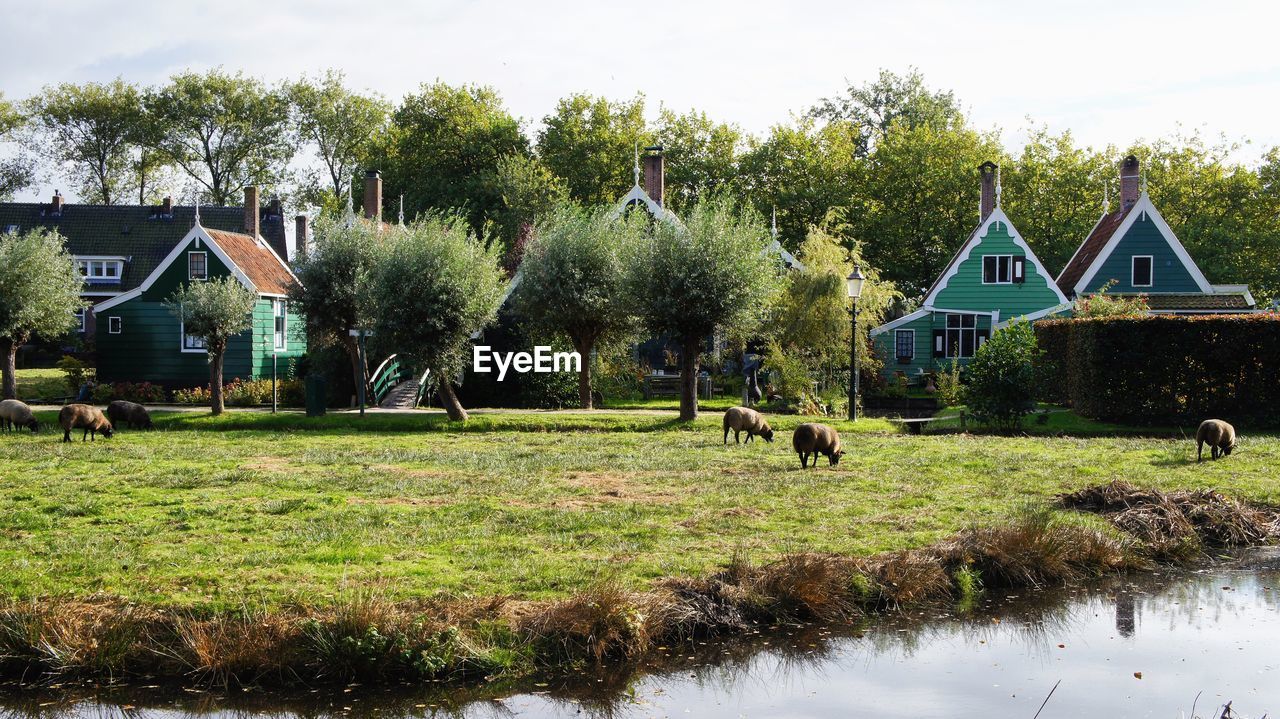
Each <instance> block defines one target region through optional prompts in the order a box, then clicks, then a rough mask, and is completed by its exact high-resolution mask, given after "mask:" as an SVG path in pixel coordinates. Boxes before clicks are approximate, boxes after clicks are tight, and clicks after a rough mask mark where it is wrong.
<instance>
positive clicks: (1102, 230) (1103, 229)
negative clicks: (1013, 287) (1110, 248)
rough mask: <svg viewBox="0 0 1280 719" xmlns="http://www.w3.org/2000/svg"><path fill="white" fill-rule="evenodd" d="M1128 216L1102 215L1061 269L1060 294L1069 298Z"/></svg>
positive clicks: (1118, 211)
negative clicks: (1073, 255)
mask: <svg viewBox="0 0 1280 719" xmlns="http://www.w3.org/2000/svg"><path fill="white" fill-rule="evenodd" d="M1127 214H1129V211H1128V210H1116V211H1115V212H1112V213H1111V214H1109V215H1103V217H1102V219H1101V220H1099V221H1098V225H1097V226H1096V227H1094V228H1093V232H1090V233H1089V236H1088V237H1087V238H1085V241H1084V244H1082V245H1080V249H1078V250H1076V254H1075V257H1072V258H1071V261H1070V262H1068V263H1067V266H1066V267H1065V268H1063V270H1062V274H1060V275H1058V289H1060V290H1062V294H1064V295H1066V296H1068V297H1070V296H1071V293H1072V292H1074V291H1075V287H1076V283H1077V282H1079V281H1080V278H1081V277H1083V276H1084V273H1085V271H1086V270H1088V269H1089V266H1090V265H1092V264H1093V261H1094V260H1096V259H1098V253H1099V252H1102V248H1103V247H1106V246H1107V241H1108V240H1110V239H1111V236H1112V235H1114V234H1115V232H1116V230H1117V229H1118V228H1119V227H1120V223H1121V222H1124V218H1125V215H1127Z"/></svg>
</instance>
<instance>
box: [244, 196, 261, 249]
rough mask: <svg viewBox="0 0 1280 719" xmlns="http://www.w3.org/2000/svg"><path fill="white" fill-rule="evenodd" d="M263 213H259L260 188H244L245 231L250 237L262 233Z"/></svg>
mask: <svg viewBox="0 0 1280 719" xmlns="http://www.w3.org/2000/svg"><path fill="white" fill-rule="evenodd" d="M261 221H262V215H260V214H258V188H256V187H246V188H244V232H245V234H246V235H248V236H250V237H257V236H258V235H259V234H261V232H260V230H261V227H260V225H259V223H260V222H261Z"/></svg>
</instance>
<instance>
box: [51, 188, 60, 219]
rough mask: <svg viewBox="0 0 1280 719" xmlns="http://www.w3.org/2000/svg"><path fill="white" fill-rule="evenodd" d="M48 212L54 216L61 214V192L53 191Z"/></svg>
mask: <svg viewBox="0 0 1280 719" xmlns="http://www.w3.org/2000/svg"><path fill="white" fill-rule="evenodd" d="M49 212H50V213H51V214H54V215H61V214H62V192H61V191H59V190H54V191H53V202H52V203H50V205H49Z"/></svg>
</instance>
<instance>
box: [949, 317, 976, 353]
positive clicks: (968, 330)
mask: <svg viewBox="0 0 1280 719" xmlns="http://www.w3.org/2000/svg"><path fill="white" fill-rule="evenodd" d="M952 317H956V318H958V319H957V323H958V325H959V326H957V327H952V326H951V318H952ZM966 319H967V320H968V322H969V324H968V326H965V322H966ZM952 333H955V338H956V339H955V343H954V345H953V344H952V342H951V336H952ZM942 334H943V341H942V348H943V355H942V356H943V357H945V358H946V359H969V358H970V357H973V356H974V355H975V354H977V352H978V316H977V315H970V314H960V313H953V312H949V313H947V319H946V328H945V331H944V332H943V333H942ZM965 335H968V336H969V354H965V353H964V339H965ZM952 346H954V347H956V348H957V349H958V350H959V351H958V352H956V354H951V353H949V352H947V351H946V349H947V348H948V347H952Z"/></svg>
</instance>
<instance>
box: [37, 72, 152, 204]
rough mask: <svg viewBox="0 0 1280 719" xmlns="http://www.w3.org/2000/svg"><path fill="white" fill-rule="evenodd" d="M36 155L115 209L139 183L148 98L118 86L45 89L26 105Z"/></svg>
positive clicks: (90, 197)
mask: <svg viewBox="0 0 1280 719" xmlns="http://www.w3.org/2000/svg"><path fill="white" fill-rule="evenodd" d="M26 110H27V113H28V115H29V116H30V117H31V120H32V124H33V126H34V128H35V132H34V133H33V134H32V137H31V139H30V146H31V149H32V151H33V152H35V153H36V154H37V155H39V156H42V157H44V158H45V159H46V160H47V161H48V162H50V163H52V164H53V165H54V166H56V167H58V168H59V169H61V170H62V171H64V172H66V173H67V174H68V175H69V176H70V178H71V179H72V181H73V182H74V183H75V186H76V189H77V191H78V192H79V193H80V194H81V195H82V196H83V197H85V198H86V199H88V200H90V201H92V202H97V203H100V204H103V205H114V204H116V203H118V202H120V201H121V200H122V199H124V198H125V197H126V195H127V194H128V192H129V190H130V189H132V188H133V187H134V186H135V185H136V184H137V181H136V177H135V170H136V168H137V167H138V165H137V161H136V159H135V157H136V156H137V154H138V149H137V144H138V142H139V141H140V140H141V139H142V136H141V133H140V131H139V130H140V128H141V127H142V126H143V124H144V116H143V112H142V93H141V92H139V90H138V88H136V87H134V86H133V85H130V84H128V83H126V82H124V81H123V80H121V79H119V78H117V79H115V80H113V81H112V82H109V83H105V84H99V83H93V82H89V83H85V84H83V85H76V84H73V83H62V84H61V85H57V86H54V87H45V88H44V90H43V91H41V93H40V94H38V95H36V96H34V97H32V98H30V99H28V100H27V102H26Z"/></svg>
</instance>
